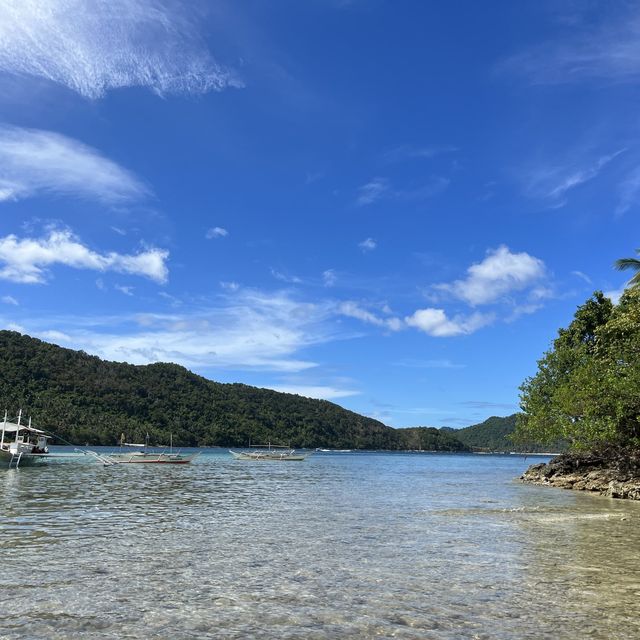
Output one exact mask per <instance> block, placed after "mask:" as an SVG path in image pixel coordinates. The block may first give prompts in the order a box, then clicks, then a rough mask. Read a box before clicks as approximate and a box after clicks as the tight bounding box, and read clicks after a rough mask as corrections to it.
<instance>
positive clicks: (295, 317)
mask: <svg viewBox="0 0 640 640" xmlns="http://www.w3.org/2000/svg"><path fill="white" fill-rule="evenodd" d="M332 314H333V311H332V307H331V305H330V304H327V303H317V304H312V303H306V302H300V301H297V300H295V299H293V298H292V297H291V296H289V295H288V294H287V293H286V292H270V293H266V292H260V291H250V290H240V291H238V292H233V293H230V294H228V295H225V296H221V297H220V298H217V299H216V300H215V301H213V302H212V303H211V304H210V305H209V306H206V307H202V306H200V307H198V308H193V309H185V310H184V311H182V312H180V313H170V314H166V313H147V314H138V315H120V316H117V317H105V318H101V317H92V316H87V317H58V318H56V317H47V318H40V319H38V318H33V319H32V320H31V324H30V326H29V327H28V331H29V332H30V333H31V335H38V336H41V335H43V332H45V331H50V330H55V331H60V332H61V333H63V334H64V335H66V336H67V338H66V339H64V340H63V341H62V342H61V344H63V345H64V346H67V347H71V348H74V349H83V350H85V351H87V352H88V353H92V354H95V355H98V356H100V357H102V358H106V359H108V360H116V361H124V362H130V363H133V364H148V363H151V362H175V363H178V364H182V365H184V366H186V367H190V368H195V369H198V370H200V371H204V370H214V369H229V370H231V369H233V370H254V371H264V372H268V371H272V372H286V373H295V372H300V371H305V370H308V369H310V368H313V367H315V366H316V365H317V363H315V362H313V361H310V360H308V359H301V358H299V357H297V354H298V352H300V351H302V350H303V349H307V348H309V347H311V346H313V345H317V344H322V343H325V342H328V341H331V340H334V339H338V338H339V337H340V334H337V333H336V331H335V330H334V329H332V328H331V326H330V323H329V322H328V320H329V319H330V318H331V317H332Z"/></svg>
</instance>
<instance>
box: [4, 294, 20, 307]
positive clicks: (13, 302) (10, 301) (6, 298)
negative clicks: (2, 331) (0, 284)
mask: <svg viewBox="0 0 640 640" xmlns="http://www.w3.org/2000/svg"><path fill="white" fill-rule="evenodd" d="M2 302H3V303H4V304H11V305H13V306H16V307H17V306H18V304H19V303H18V301H17V300H16V299H15V298H14V297H13V296H2Z"/></svg>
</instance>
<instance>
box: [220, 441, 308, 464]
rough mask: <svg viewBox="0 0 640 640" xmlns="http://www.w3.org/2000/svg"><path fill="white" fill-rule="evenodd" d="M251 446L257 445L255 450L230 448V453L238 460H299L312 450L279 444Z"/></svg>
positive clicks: (306, 456)
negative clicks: (297, 449)
mask: <svg viewBox="0 0 640 640" xmlns="http://www.w3.org/2000/svg"><path fill="white" fill-rule="evenodd" d="M249 446H250V447H255V448H256V450H255V451H251V450H243V451H234V450H233V449H229V453H230V454H231V455H232V456H233V457H234V458H235V459H236V460H283V461H284V460H289V461H296V462H299V461H301V460H304V459H305V458H308V457H309V456H310V455H311V452H310V451H309V452H308V453H299V452H297V451H296V450H295V449H292V448H291V447H285V446H282V445H277V444H271V443H270V442H269V444H266V445H265V444H252V445H249Z"/></svg>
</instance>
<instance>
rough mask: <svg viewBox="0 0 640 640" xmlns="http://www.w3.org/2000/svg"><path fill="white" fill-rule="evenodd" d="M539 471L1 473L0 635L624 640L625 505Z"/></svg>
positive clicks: (628, 598)
mask: <svg viewBox="0 0 640 640" xmlns="http://www.w3.org/2000/svg"><path fill="white" fill-rule="evenodd" d="M536 461H538V459H534V458H529V459H527V460H525V459H523V458H522V457H519V456H470V455H433V454H384V453H351V454H350V453H341V454H337V453H318V454H315V455H314V456H312V457H311V458H309V459H308V460H306V461H304V462H301V463H300V462H289V463H286V462H285V463H282V462H257V463H256V462H246V461H236V460H232V459H231V457H230V456H229V454H228V453H226V452H220V451H212V452H207V453H206V454H204V455H201V456H200V457H199V458H198V459H197V460H196V462H195V463H193V464H192V465H185V466H166V465H152V466H138V465H118V466H116V467H103V466H101V465H98V464H95V463H89V462H88V461H79V462H73V463H72V462H66V463H51V464H48V465H40V466H37V467H33V468H27V467H25V468H23V469H20V470H18V471H15V470H2V471H0V508H1V509H2V514H3V517H2V520H1V525H0V547H1V548H2V571H1V572H0V592H1V593H2V594H3V597H2V598H1V599H0V638H30V639H31V638H34V639H36V638H43V639H44V638H47V639H54V638H114V639H115V638H118V639H120V638H175V639H183V638H184V639H186V638H274V639H275V638H376V637H381V638H392V637H393V638H427V639H430V638H433V639H451V640H453V639H466V638H468V639H473V638H475V639H491V640H493V639H505V640H506V639H514V638H531V639H540V638H554V639H564V638H566V639H572V640H573V639H575V638H594V639H595V638H597V639H602V640H611V639H617V638H619V639H624V640H627V639H629V638H636V637H640V604H639V603H640V526H638V525H639V523H640V505H638V504H634V503H629V502H625V501H615V500H610V499H605V498H600V497H594V496H590V495H585V494H581V493H574V492H569V491H562V490H559V489H551V488H545V487H535V486H528V485H522V484H520V483H519V482H517V481H515V478H516V477H517V476H519V475H520V474H521V473H522V472H523V471H524V469H525V468H526V467H527V466H528V465H529V464H532V463H534V462H536Z"/></svg>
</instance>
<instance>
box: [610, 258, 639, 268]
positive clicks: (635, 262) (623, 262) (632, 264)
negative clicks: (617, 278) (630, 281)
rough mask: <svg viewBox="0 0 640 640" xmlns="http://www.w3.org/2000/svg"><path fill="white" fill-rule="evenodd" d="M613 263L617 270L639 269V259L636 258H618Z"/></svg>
mask: <svg viewBox="0 0 640 640" xmlns="http://www.w3.org/2000/svg"><path fill="white" fill-rule="evenodd" d="M613 265H614V266H615V268H616V269H617V270H618V271H626V270H627V269H633V270H634V271H640V260H639V259H638V258H620V259H619V260H616V261H615V262H614V263H613Z"/></svg>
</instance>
